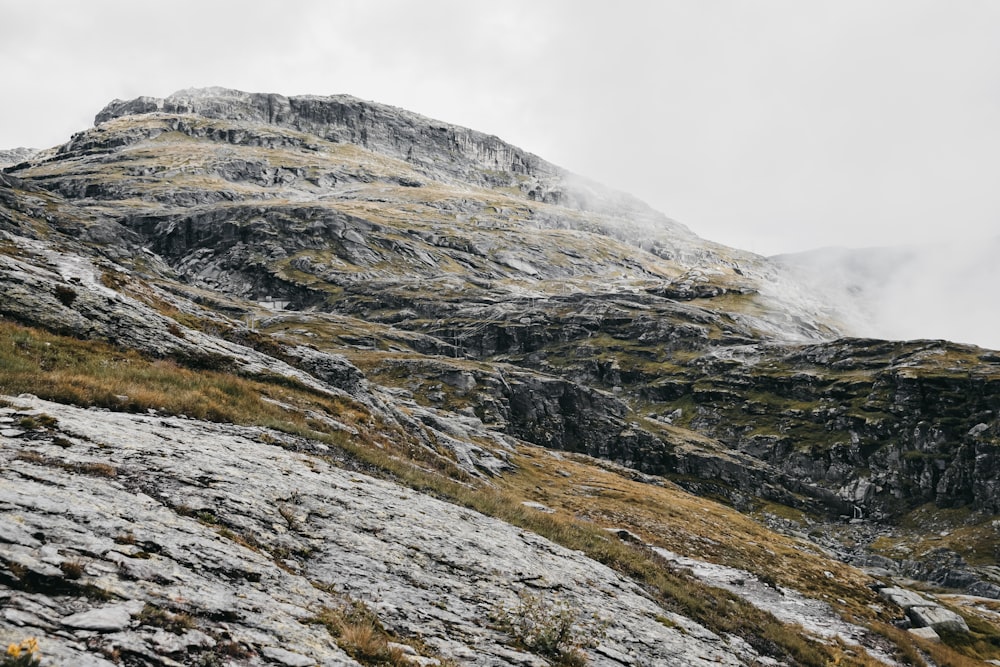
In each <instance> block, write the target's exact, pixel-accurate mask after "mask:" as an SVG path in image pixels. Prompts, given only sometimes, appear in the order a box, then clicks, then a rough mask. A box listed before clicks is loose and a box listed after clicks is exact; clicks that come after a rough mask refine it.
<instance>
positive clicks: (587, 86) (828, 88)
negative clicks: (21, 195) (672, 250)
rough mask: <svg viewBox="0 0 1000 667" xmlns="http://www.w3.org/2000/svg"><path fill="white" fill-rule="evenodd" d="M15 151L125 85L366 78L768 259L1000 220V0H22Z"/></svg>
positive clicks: (4, 124) (7, 33) (252, 85)
mask: <svg viewBox="0 0 1000 667" xmlns="http://www.w3.org/2000/svg"><path fill="white" fill-rule="evenodd" d="M0 64H2V67H3V71H4V76H3V84H2V90H3V93H2V98H0V99H2V103H0V147H3V148H13V147H16V146H32V147H37V148H41V147H48V146H52V145H55V144H58V143H62V142H63V141H65V140H66V139H68V138H69V136H70V134H72V133H73V132H74V131H78V130H81V129H83V128H85V127H87V126H89V125H90V124H91V123H92V121H93V116H94V114H96V113H97V111H99V110H100V109H101V108H102V107H103V106H104V104H106V103H107V102H108V101H110V100H111V99H113V98H131V97H135V96H138V95H154V96H161V97H162V96H166V95H169V94H170V93H172V92H174V91H176V90H178V89H182V88H187V87H192V86H209V85H221V86H226V87H232V88H238V89H242V90H248V91H254V92H278V93H284V94H287V95H292V94H306V93H311V94H319V95H322V94H333V93H349V94H352V95H356V96H358V97H362V98H366V99H371V100H376V101H380V102H385V103H389V104H394V105H397V106H402V107H405V108H408V109H411V110H413V111H416V112H419V113H423V114H425V115H428V116H431V117H435V118H438V119H441V120H444V121H448V122H452V123H457V124H461V125H466V126H469V127H473V128H475V129H478V130H482V131H485V132H489V133H492V134H496V135H498V136H500V137H502V138H503V139H505V140H507V141H510V142H511V143H514V144H516V145H518V146H520V147H522V148H524V149H526V150H529V151H531V152H534V153H537V154H538V155H540V156H542V157H543V158H545V159H547V160H549V161H551V162H555V163H556V164H559V165H561V166H563V167H566V168H568V169H570V170H572V171H575V172H578V173H580V174H583V175H585V176H588V177H590V178H593V179H596V180H598V181H602V182H604V183H606V184H608V185H611V186H614V187H617V188H620V189H623V190H627V191H629V192H631V193H633V194H635V195H637V196H639V197H641V198H642V199H644V200H646V201H647V202H649V203H650V204H652V205H654V206H655V207H656V208H658V209H660V210H661V211H663V212H664V213H666V214H667V215H669V216H670V217H672V218H675V219H677V220H679V221H681V222H683V223H685V224H687V225H688V226H689V227H691V228H692V229H693V230H694V231H695V232H697V233H698V234H700V235H701V236H704V237H706V238H709V239H712V240H715V241H720V242H722V243H726V244H729V245H733V246H737V247H742V248H746V249H749V250H754V251H757V252H760V253H763V254H772V253H778V252H789V251H796V250H804V249H807V248H813V247H818V246H826V245H845V246H856V247H861V246H872V245H891V244H899V243H914V242H916V243H919V242H932V243H933V242H936V241H939V240H942V239H946V238H947V239H953V238H956V237H961V238H979V237H988V236H996V235H997V234H1000V229H998V225H997V222H998V219H1000V2H996V1H992V0H983V1H977V0H962V1H961V2H954V1H948V0H939V1H934V2H927V1H921V0H826V1H823V2H820V1H818V0H753V1H752V2H751V1H748V0H741V1H735V0H650V1H649V2H629V1H627V0H626V1H622V2H615V3H612V2H607V1H606V0H603V1H599V2H598V1H584V0H551V1H546V0H531V1H527V0H503V2H494V1H489V2H486V1H481V2H474V1H472V0H455V1H453V2H443V1H434V0H419V1H412V2H402V1H398V0H394V1H390V0H364V1H362V0H358V1H349V0H316V1H307V0H299V1H296V0H286V1H285V2H280V3H279V2H267V3H263V2H251V1H249V0H242V1H232V2H230V1H211V0H198V1H190V0H171V1H170V2H163V3H152V2H139V1H137V0H128V1H111V0H88V1H87V2H79V1H77V0H64V1H61V2H60V1H55V0H48V1H46V0H33V1H32V2H26V1H25V0H0Z"/></svg>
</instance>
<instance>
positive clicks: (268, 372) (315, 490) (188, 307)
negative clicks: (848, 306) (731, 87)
mask: <svg viewBox="0 0 1000 667" xmlns="http://www.w3.org/2000/svg"><path fill="white" fill-rule="evenodd" d="M22 157H25V158H26V160H22V161H20V162H18V163H17V164H16V165H12V166H10V167H8V168H6V169H5V170H4V171H3V172H2V173H0V234H2V236H0V292H2V293H0V315H2V318H0V356H2V362H3V363H2V364H0V369H2V370H0V393H2V394H7V395H8V396H9V398H7V399H6V402H7V407H6V408H3V415H2V416H0V426H2V427H3V430H2V431H0V437H2V440H0V443H2V447H0V454H2V455H3V456H4V461H5V463H6V465H5V466H4V469H3V472H2V475H0V479H2V480H3V481H2V482H0V494H2V498H3V501H2V503H0V523H2V525H3V526H4V529H3V530H2V531H0V533H3V535H0V562H2V563H3V567H4V570H3V571H2V572H0V584H2V586H3V587H4V588H3V592H0V605H2V614H0V632H2V633H3V636H2V638H3V639H8V640H9V641H14V642H17V641H20V640H21V639H22V638H24V637H27V636H29V635H33V636H37V637H38V638H39V643H40V646H41V650H42V654H43V655H44V656H46V658H45V660H48V661H49V663H48V664H95V665H99V664H108V663H115V662H117V663H120V664H127V665H158V664H166V665H169V664H203V665H214V664H234V665H236V664H248V665H251V664H286V665H300V664H301V665H312V664H354V663H355V662H361V663H364V664H407V663H416V664H447V663H452V664H484V665H485V664H539V665H540V664H546V663H549V664H552V663H558V664H581V663H583V662H587V661H589V662H590V663H592V664H629V665H631V664H664V665H697V664H708V663H718V662H721V663H723V664H734V665H735V664H788V665H793V664H803V665H823V664H940V665H945V664H954V665H961V664H979V663H978V662H976V661H977V660H983V659H1000V648H998V647H1000V629H998V628H997V623H998V617H997V616H996V614H997V611H998V609H1000V603H994V602H991V601H990V599H991V598H1000V570H997V568H996V558H997V553H998V552H997V548H998V547H997V543H998V541H997V534H996V532H997V528H996V527H995V526H994V525H993V520H994V517H995V514H996V512H997V501H996V498H997V485H998V483H1000V482H998V465H1000V463H998V460H997V455H996V451H997V443H998V438H1000V431H998V425H997V410H998V409H1000V406H998V400H1000V396H998V389H1000V384H998V382H997V379H998V370H1000V366H998V364H1000V356H998V355H997V354H994V353H992V352H989V351H986V350H982V349H979V348H974V347H969V346H962V345H956V344H951V343H945V342H942V341H916V342H909V343H905V342H899V343H895V342H887V341H879V340H870V339H858V338H841V337H839V336H841V328H842V326H843V325H842V324H840V323H839V322H838V320H837V315H836V313H835V311H834V310H833V309H832V308H829V307H827V306H826V305H824V303H823V302H822V301H821V300H820V299H818V298H817V297H815V296H814V295H812V294H810V292H809V290H808V289H806V288H803V287H802V286H801V285H800V284H799V283H797V282H796V280H795V279H793V278H792V277H790V276H789V274H788V273H787V272H786V270H785V269H783V268H782V267H781V266H779V265H777V264H774V263H771V262H769V261H768V260H766V259H764V258H761V257H757V256H755V255H752V254H749V253H745V252H742V251H739V250H735V249H731V248H726V247H723V246H720V245H717V244H713V243H710V242H707V241H704V240H702V239H700V238H698V237H697V236H695V235H694V234H693V233H691V232H690V231H689V230H687V229H686V228H684V227H683V226H682V225H679V224H678V223H675V222H673V221H671V220H669V219H667V218H665V217H664V216H662V215H661V214H659V213H657V212H655V211H653V210H651V209H649V208H648V207H647V206H645V205H644V204H642V203H641V202H639V201H637V200H635V199H633V198H630V197H629V196H627V195H624V194H621V193H616V192H613V191H609V190H607V189H605V188H603V187H601V186H599V185H597V184H594V183H590V182H587V181H586V180H584V179H582V178H579V177H576V176H574V175H572V174H569V173H567V172H565V171H564V170H561V169H559V168H558V167H555V166H554V165H551V164H548V163H546V162H544V161H543V160H542V159H540V158H538V157H536V156H534V155H531V154H529V153H526V152H524V151H522V150H520V149H518V148H515V147H513V146H510V145H508V144H506V143H504V142H502V141H501V140H500V139H497V138H496V137H491V136H487V135H483V134H481V133H478V132H475V131H473V130H468V129H465V128H459V127H455V126H451V125H447V124H444V123H440V122H437V121H433V120H430V119H427V118H423V117H421V116H418V115H416V114H412V113H410V112H406V111H403V110H400V109H395V108H391V107H386V106H383V105H378V104H374V103H370V102H364V101H361V100H357V99H355V98H350V97H329V98H320V97H292V98H286V97H283V96H280V95H265V94H248V93H241V92H238V91H230V90H222V89H209V90H200V91H183V92H181V93H177V94H175V95H173V96H171V97H169V98H166V99H156V98H139V99H137V100H132V101H125V102H123V101H115V102H113V103H112V104H110V105H109V106H108V107H107V108H106V109H104V110H103V111H101V112H100V113H99V114H98V116H97V123H96V125H95V127H94V128H92V129H89V130H85V131H83V132H80V133H79V134H77V135H74V136H73V137H72V138H71V139H70V141H69V142H67V143H66V144H65V145H63V146H60V147H57V148H56V149H52V150H49V151H43V152H39V153H37V154H34V155H26V156H22ZM73 406H76V407H73ZM720 503H721V504H720ZM855 567H864V568H867V569H866V571H861V570H858V569H855ZM904 577H910V578H917V579H921V580H923V581H925V582H928V584H927V585H929V584H935V585H938V586H944V587H945V588H944V589H942V590H938V591H934V593H936V595H933V594H927V593H925V594H924V596H919V595H917V594H916V593H912V592H908V591H905V590H903V591H897V590H896V589H895V588H893V586H894V585H895V584H897V583H899V582H900V581H903V578H904ZM880 589H883V593H882V594H881V595H879V594H877V592H876V591H878V590H880ZM949 593H950V594H951V595H950V596H949V595H948V594H949ZM970 593H972V594H975V596H978V597H975V596H973V597H969V596H968V594H970ZM956 594H961V595H956ZM913 596H917V597H913ZM963 596H965V597H963ZM894 624H895V625H898V626H900V627H902V628H904V629H905V628H907V627H910V626H913V629H914V632H904V631H901V630H899V629H897V628H896V627H895V625H894ZM538 628H543V629H545V630H547V631H551V632H549V633H548V634H547V635H545V637H546V638H540V637H539V634H538V632H537V630H538ZM552 632H555V634H554V635H553V634H552ZM362 635H363V636H362ZM932 639H933V640H936V641H938V642H940V641H941V640H943V641H944V643H933V642H932V641H931V640H932ZM25 650H27V649H25ZM88 661H89V662H88ZM963 661H965V662H963ZM43 664H44V663H43Z"/></svg>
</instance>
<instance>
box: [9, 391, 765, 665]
mask: <svg viewBox="0 0 1000 667" xmlns="http://www.w3.org/2000/svg"><path fill="white" fill-rule="evenodd" d="M13 402H14V404H15V408H6V409H4V410H3V411H4V413H5V414H26V413H28V412H30V411H36V412H35V414H36V415H37V414H38V412H37V411H42V412H44V413H45V414H48V415H50V416H52V417H54V418H56V419H58V422H59V425H58V429H59V432H60V433H61V434H63V437H65V438H67V439H68V440H69V441H70V442H71V444H70V445H69V446H60V445H57V444H54V443H53V442H52V440H51V438H48V437H39V438H38V439H32V438H29V437H18V438H6V437H4V438H3V439H2V440H0V443H2V447H0V456H2V457H3V466H2V468H3V472H2V476H3V477H2V484H0V522H2V524H3V527H4V529H3V531H2V533H0V560H2V561H3V564H4V567H5V570H4V571H5V572H6V574H4V577H5V581H4V583H5V585H6V586H7V588H8V590H7V591H6V592H5V593H4V595H5V596H6V597H5V599H4V611H3V616H2V618H0V628H2V635H3V639H5V640H7V639H11V640H13V639H14V638H17V637H20V636H23V635H36V636H38V637H39V640H40V642H41V643H42V645H43V647H44V650H45V653H46V654H47V655H49V656H51V657H52V658H53V659H56V660H62V661H63V663H62V664H69V663H70V662H73V664H88V663H86V662H85V661H86V660H88V659H89V660H91V662H90V663H89V664H95V665H98V664H108V663H105V662H101V661H100V660H99V659H97V658H95V657H94V656H111V655H113V654H114V653H115V652H116V651H117V652H118V654H119V655H124V656H129V659H130V660H133V661H135V662H134V663H133V664H172V663H170V662H169V660H177V661H182V662H183V661H184V660H185V659H186V658H185V657H184V656H196V655H199V654H204V653H207V652H211V651H214V650H216V648H218V647H220V646H222V645H223V644H225V645H226V646H229V645H230V643H235V644H237V645H239V646H240V647H242V648H243V649H244V650H246V651H247V652H248V654H249V656H250V657H248V658H246V659H245V660H243V661H241V662H240V664H265V663H268V662H274V661H277V662H279V663H282V664H289V665H291V664H306V661H307V660H308V661H310V662H309V664H323V665H336V664H352V661H351V660H350V659H349V658H348V657H347V656H346V655H345V654H343V652H342V651H340V649H338V648H337V647H336V645H335V643H334V642H333V640H332V639H331V638H330V636H329V635H328V634H327V633H326V631H325V629H323V627H322V626H320V625H316V624H312V623H309V622H308V620H309V619H310V618H311V617H314V616H315V615H317V614H318V613H319V612H320V611H321V610H322V608H323V607H324V606H335V605H336V604H337V601H338V600H339V599H340V596H347V597H349V598H351V599H356V600H361V601H364V602H365V603H366V604H368V605H369V606H370V607H371V608H372V609H374V610H375V611H376V612H377V613H378V615H379V618H380V619H381V621H382V623H383V624H384V625H385V626H386V628H388V629H390V630H391V631H393V632H395V633H397V634H398V635H399V636H401V637H406V638H420V640H421V641H422V642H424V644H425V645H427V646H429V647H431V648H432V649H433V652H434V653H435V655H439V656H443V657H451V658H454V659H457V660H459V661H460V662H462V663H463V664H478V665H501V664H538V660H537V658H535V657H533V656H531V655H529V654H525V653H523V652H521V651H519V650H516V649H515V648H513V647H512V646H511V641H512V640H511V638H509V637H506V636H504V635H503V634H502V633H500V632H498V631H496V630H493V629H491V628H490V622H489V618H490V613H491V610H493V609H495V608H496V607H497V605H510V606H513V605H514V604H515V602H516V595H517V592H518V591H522V590H527V591H531V592H534V593H535V594H537V595H541V596H545V597H547V598H552V599H557V600H561V601H565V602H566V603H568V604H570V605H572V607H573V608H574V609H578V610H579V611H580V613H581V615H583V616H591V615H594V616H596V617H597V618H599V619H601V621H602V622H603V623H605V624H606V630H605V633H604V636H603V637H602V638H601V639H600V641H599V642H598V643H597V645H596V646H595V647H594V648H592V649H588V653H589V654H590V656H591V659H592V660H593V661H594V664H618V663H622V662H624V664H636V663H641V664H656V665H677V666H678V667H680V666H686V665H717V664H724V665H739V664H747V663H750V662H752V661H753V659H754V656H753V655H751V654H747V653H746V650H747V649H746V647H745V646H743V645H737V644H733V643H731V642H729V641H727V640H726V639H725V638H721V637H719V636H716V635H714V634H712V633H711V632H709V631H707V630H705V629H704V628H702V627H700V626H698V625H697V624H695V623H693V622H691V621H689V620H687V619H684V618H682V617H679V616H677V615H676V614H673V613H671V612H668V611H666V610H664V609H662V608H660V607H658V606H657V605H656V604H654V603H653V602H652V601H651V600H650V599H649V598H648V597H646V595H645V594H644V593H643V591H642V590H641V589H640V588H639V587H637V586H636V585H635V584H633V583H631V582H629V581H628V580H625V579H623V578H622V577H621V576H619V575H618V574H616V573H614V572H612V571H611V570H609V569H607V568H605V567H604V566H602V565H599V564H597V563H595V562H593V561H591V560H589V559H587V558H585V557H583V556H582V555H581V554H579V553H575V552H570V551H568V550H566V549H563V548H562V547H559V546H557V545H554V544H552V543H551V542H548V541H547V540H545V539H542V538H540V537H538V536H536V535H534V534H531V533H527V532H524V531H521V530H519V529H517V528H514V527H512V526H510V525H507V524H504V523H502V522H499V521H497V520H495V519H490V518H488V517H484V516H482V515H480V514H478V513H476V512H473V511H470V510H466V509H462V508H458V507H456V506H454V505H449V504H447V503H443V502H440V501H437V500H434V499H432V498H429V497H427V496H424V495H421V494H419V493H416V492H414V491H412V490H410V489H407V488H404V487H400V486H397V485H394V484H391V483H388V482H384V481H380V480H377V479H374V478H371V477H368V476H365V475H362V474H358V473H353V472H350V471H346V470H343V469H339V468H336V467H334V466H332V465H331V464H330V463H328V462H327V461H326V460H324V459H323V458H322V457H321V456H313V455H309V454H306V453H299V452H292V451H288V450H286V449H283V448H282V447H281V446H278V445H275V444H264V443H262V442H261V436H262V435H263V431H262V430H261V429H256V428H245V427H235V426H224V425H217V424H208V423H201V422H197V421H194V420H185V419H177V418H161V417H155V416H141V415H125V414H117V413H110V412H105V411H99V410H83V409H79V408H72V407H67V406H63V405H59V404H53V403H48V402H45V401H40V400H37V399H34V398H30V397H20V398H17V399H13ZM268 435H269V436H270V437H272V438H274V439H275V440H276V441H279V442H280V438H281V437H282V436H281V435H280V434H277V433H269V434H268ZM88 464H100V465H101V466H108V467H109V468H108V470H113V471H114V474H113V476H107V475H109V474H110V473H108V472H107V471H105V472H104V473H103V475H104V476H98V475H97V474H95V473H94V472H91V473H90V474H87V472H86V471H87V470H91V471H93V470H94V469H93V468H88V467H87V465H88ZM66 563H73V564H75V565H77V566H79V568H80V569H81V570H82V573H81V574H80V576H79V577H78V578H70V577H69V576H68V575H67V574H66V570H67V566H66V565H65V564H66ZM88 595H89V596H90V597H88ZM100 598H107V599H106V600H105V599H100ZM147 605H149V606H152V607H154V608H157V609H163V610H165V611H167V612H168V613H170V614H181V613H183V614H186V615H189V616H190V617H191V618H192V619H193V628H191V629H190V631H186V634H185V633H183V632H182V633H181V634H169V633H167V634H164V632H163V630H162V628H158V627H156V626H155V625H153V624H152V621H150V615H149V613H148V612H146V613H145V614H144V613H143V609H144V608H145V607H146V606H147ZM658 617H659V618H668V619H671V624H676V625H673V627H667V626H666V625H664V624H663V623H662V622H660V621H659V620H657V619H658ZM86 656H90V657H89V658H88V657H86ZM294 656H299V657H294ZM223 659H224V657H223ZM296 660H298V661H299V662H296ZM74 661H79V662H74Z"/></svg>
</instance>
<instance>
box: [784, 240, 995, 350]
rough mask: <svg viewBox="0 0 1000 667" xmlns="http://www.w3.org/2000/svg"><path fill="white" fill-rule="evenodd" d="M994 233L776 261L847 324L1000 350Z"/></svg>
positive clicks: (884, 334) (859, 330)
mask: <svg viewBox="0 0 1000 667" xmlns="http://www.w3.org/2000/svg"><path fill="white" fill-rule="evenodd" d="M998 257H1000V237H994V238H992V239H987V240H984V241H981V242H952V243H947V244H939V245H933V246H930V245H918V246H899V247H892V248H868V249H863V250H848V249H844V248H824V249H821V250H816V251H812V252H808V253H800V254H795V255H782V256H778V257H776V258H775V259H776V260H777V261H778V262H779V263H781V264H784V265H785V266H788V267H790V268H792V269H793V271H794V272H795V273H796V275H798V276H799V277H801V278H802V279H803V280H804V281H805V282H807V283H808V284H809V285H810V286H811V287H812V289H813V290H815V291H816V293H817V294H818V295H820V296H821V297H823V298H825V299H827V300H829V301H830V302H832V303H834V304H835V305H836V307H837V308H838V309H839V311H840V313H841V316H842V319H843V321H844V324H845V328H846V330H847V331H848V332H850V333H852V334H855V335H859V336H871V337H876V338H888V339H915V338H944V339H947V340H952V341H956V342H962V343H969V344H973V345H979V346H981V347H986V348H989V349H993V350H1000V308H998V305H1000V262H998V261H997V259H998Z"/></svg>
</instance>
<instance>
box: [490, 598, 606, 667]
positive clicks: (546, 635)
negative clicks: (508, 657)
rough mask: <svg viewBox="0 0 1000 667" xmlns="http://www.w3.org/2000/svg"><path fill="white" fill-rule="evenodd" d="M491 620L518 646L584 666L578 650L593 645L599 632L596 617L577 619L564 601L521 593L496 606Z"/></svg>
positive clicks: (599, 624) (577, 613) (555, 659)
mask: <svg viewBox="0 0 1000 667" xmlns="http://www.w3.org/2000/svg"><path fill="white" fill-rule="evenodd" d="M491 620H492V621H493V623H494V625H495V627H496V628H497V629H498V630H502V631H503V632H506V633H507V634H509V635H510V636H511V637H512V638H513V639H514V640H515V641H516V642H517V644H518V645H520V646H522V647H523V648H525V649H527V650H529V651H531V652H532V653H537V654H538V655H541V656H543V657H546V658H550V659H552V660H554V661H556V663H557V664H560V665H585V664H587V659H586V656H584V654H583V652H582V651H581V649H583V648H587V647H590V646H593V645H594V644H595V643H596V641H597V640H598V639H599V638H600V637H601V635H602V634H603V624H602V623H600V622H599V621H597V619H593V620H589V619H581V617H580V613H579V612H578V611H577V610H576V609H575V608H574V607H573V606H572V605H571V604H570V603H568V602H566V601H565V600H551V599H548V598H544V597H541V596H538V595H533V594H530V593H524V592H522V593H521V594H520V595H519V596H518V604H517V606H516V607H513V608H504V607H501V608H498V609H497V610H495V611H494V612H493V614H492V618H491Z"/></svg>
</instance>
